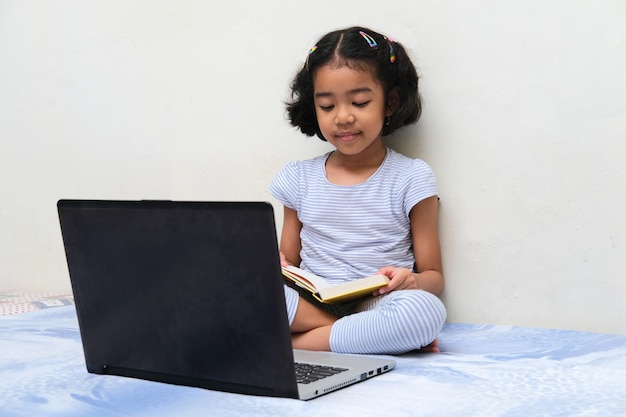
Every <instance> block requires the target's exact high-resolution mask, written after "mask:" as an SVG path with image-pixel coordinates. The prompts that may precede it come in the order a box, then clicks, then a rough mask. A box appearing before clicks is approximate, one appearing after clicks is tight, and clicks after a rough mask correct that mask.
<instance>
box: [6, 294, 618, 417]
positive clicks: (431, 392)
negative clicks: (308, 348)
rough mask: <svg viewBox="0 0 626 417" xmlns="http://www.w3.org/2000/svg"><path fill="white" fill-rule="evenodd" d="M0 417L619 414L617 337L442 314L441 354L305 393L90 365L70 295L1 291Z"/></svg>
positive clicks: (416, 356) (402, 360) (404, 358)
mask: <svg viewBox="0 0 626 417" xmlns="http://www.w3.org/2000/svg"><path fill="white" fill-rule="evenodd" d="M0 307H1V310H0V312H1V313H2V316H0V416H2V417H17V416H29V417H31V416H42V417H47V416H64V417H72V416H81V417H84V416H103V417H106V416H150V417H158V416H168V417H170V416H177V417H181V416H220V417H227V416H285V417H287V416H288V417H293V416H299V415H306V416H320V417H321V416H390V417H391V416H393V417H402V416H463V417H467V416H626V336H618V335H609V334H597V333H588V332H575V331H563V330H550V329H539V328H525V327H509V326H494V325H476V324H463V323H448V324H446V325H445V327H444V329H443V331H442V332H441V335H440V337H439V344H440V348H441V350H442V352H441V353H429V354H424V353H410V354H406V355H400V356H396V357H395V359H396V361H397V367H396V369H395V370H393V371H392V372H389V373H387V374H384V375H381V376H378V377H376V378H373V379H371V380H368V381H365V382H363V383H360V384H356V385H353V386H350V387H347V388H344V389H342V390H339V391H336V392H334V393H331V394H328V395H325V396H322V397H320V398H317V399H314V400H311V401H306V402H305V401H298V400H291V399H281V398H267V397H255V396H246V395H239V394H229V393H223V392H216V391H209V390H205V389H200V388H190V387H182V386H175V385H168V384H162V383H157V382H149V381H143V380H137V379H131V378H123V377H116V376H101V375H92V374H89V373H87V371H86V369H85V366H84V359H83V352H82V347H81V341H80V334H79V330H78V323H77V319H76V311H75V308H74V304H73V301H72V297H71V295H70V294H45V293H43V294H42V293H20V292H16V291H4V292H1V291H0Z"/></svg>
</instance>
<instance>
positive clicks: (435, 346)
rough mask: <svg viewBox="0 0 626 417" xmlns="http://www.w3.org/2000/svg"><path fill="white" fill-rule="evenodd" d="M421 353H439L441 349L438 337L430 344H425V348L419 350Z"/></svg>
mask: <svg viewBox="0 0 626 417" xmlns="http://www.w3.org/2000/svg"><path fill="white" fill-rule="evenodd" d="M418 352H419V353H437V352H441V351H440V350H439V341H438V340H437V339H435V340H433V341H432V342H431V343H430V344H428V345H426V346H424V347H423V348H421V349H419V350H418Z"/></svg>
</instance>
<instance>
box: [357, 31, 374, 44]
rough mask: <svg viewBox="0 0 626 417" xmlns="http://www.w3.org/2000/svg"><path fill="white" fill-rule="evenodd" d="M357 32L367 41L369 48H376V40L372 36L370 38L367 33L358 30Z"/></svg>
mask: <svg viewBox="0 0 626 417" xmlns="http://www.w3.org/2000/svg"><path fill="white" fill-rule="evenodd" d="M359 34H360V35H361V36H363V38H364V39H365V40H366V41H367V44H368V45H369V46H370V48H376V47H377V46H378V44H377V43H376V40H374V38H372V37H371V36H370V35H368V34H367V33H365V32H363V31H362V30H360V31H359Z"/></svg>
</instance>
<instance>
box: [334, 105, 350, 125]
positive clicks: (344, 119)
mask: <svg viewBox="0 0 626 417" xmlns="http://www.w3.org/2000/svg"><path fill="white" fill-rule="evenodd" d="M336 109H337V112H336V113H335V124H337V125H346V124H351V123H354V115H353V114H352V112H351V111H350V108H349V107H348V106H336Z"/></svg>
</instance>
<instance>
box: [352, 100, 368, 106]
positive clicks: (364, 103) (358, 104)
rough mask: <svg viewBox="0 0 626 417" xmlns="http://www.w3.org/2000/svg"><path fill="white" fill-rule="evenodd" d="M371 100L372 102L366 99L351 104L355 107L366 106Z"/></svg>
mask: <svg viewBox="0 0 626 417" xmlns="http://www.w3.org/2000/svg"><path fill="white" fill-rule="evenodd" d="M371 102H372V100H367V101H361V102H358V103H352V104H353V105H354V106H355V107H359V108H361V107H365V106H367V105H368V104H370V103H371Z"/></svg>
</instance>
